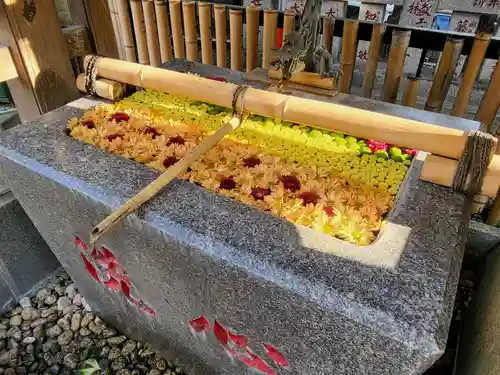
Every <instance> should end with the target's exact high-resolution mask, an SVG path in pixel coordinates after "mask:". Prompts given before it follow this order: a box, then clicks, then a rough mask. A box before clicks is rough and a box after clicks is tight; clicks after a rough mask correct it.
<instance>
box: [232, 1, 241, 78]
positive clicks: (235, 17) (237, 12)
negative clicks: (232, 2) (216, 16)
mask: <svg viewBox="0 0 500 375" xmlns="http://www.w3.org/2000/svg"><path fill="white" fill-rule="evenodd" d="M242 34H243V11H242V10H241V9H229V38H230V43H231V69H232V70H242V68H243V63H242V59H243V57H242V52H243V45H242V37H243V36H242Z"/></svg>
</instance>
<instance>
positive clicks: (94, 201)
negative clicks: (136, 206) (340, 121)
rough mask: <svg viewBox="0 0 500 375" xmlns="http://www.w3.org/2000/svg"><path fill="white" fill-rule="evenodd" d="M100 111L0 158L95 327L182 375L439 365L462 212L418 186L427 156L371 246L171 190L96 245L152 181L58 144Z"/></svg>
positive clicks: (21, 134) (184, 188)
mask: <svg viewBox="0 0 500 375" xmlns="http://www.w3.org/2000/svg"><path fill="white" fill-rule="evenodd" d="M224 72H225V71H223V70H221V71H219V72H218V74H219V75H222V74H224ZM231 74H233V73H231ZM211 75H215V74H213V73H212V74H211ZM101 103H102V101H99V100H95V99H88V98H84V99H80V100H78V101H76V102H73V103H70V104H68V105H66V106H64V107H62V108H60V109H58V110H56V111H53V112H51V113H49V114H46V115H44V116H42V117H41V118H40V119H39V120H38V121H35V122H33V123H29V124H24V125H21V126H19V127H17V128H15V129H13V130H11V131H9V132H7V134H5V136H4V137H3V138H2V139H1V141H0V158H1V165H2V172H3V173H4V175H5V176H6V179H7V181H9V186H10V188H11V190H12V191H13V193H14V194H15V196H16V198H17V199H18V200H19V201H20V203H21V204H22V206H23V208H24V209H25V211H26V212H27V214H28V215H29V217H30V218H31V219H32V221H33V222H34V224H35V226H36V227H37V229H38V230H39V231H40V233H41V234H42V236H43V237H44V239H45V240H46V241H47V243H48V244H49V246H50V247H51V249H52V251H53V252H54V254H55V255H56V256H57V257H58V259H59V260H60V261H61V263H62V264H63V266H64V267H65V268H66V270H67V271H68V273H69V274H70V276H71V277H72V279H73V280H74V281H75V282H76V283H77V285H78V286H79V289H80V290H81V291H82V293H83V295H84V296H85V298H86V300H87V301H88V302H89V303H90V304H91V306H92V307H93V308H94V309H95V310H96V311H97V312H98V313H99V314H100V315H101V316H102V317H103V318H104V319H105V320H107V321H109V322H110V323H112V324H114V325H115V326H117V327H119V328H120V329H121V330H123V332H125V333H127V334H128V335H130V336H131V337H133V338H135V339H138V340H144V341H148V342H151V343H152V344H154V345H155V347H156V348H157V349H158V350H159V351H161V352H162V354H163V355H164V356H166V357H167V358H169V357H171V358H177V359H178V360H179V363H178V365H181V366H182V367H183V368H184V370H185V372H186V373H189V374H231V375H232V374H259V373H265V374H289V373H293V374H300V375H306V374H307V375H309V374H312V373H321V374H339V375H340V374H349V375H350V374H352V375H354V374H387V375H389V374H391V375H392V374H421V373H422V372H423V371H425V369H426V368H428V367H429V366H430V365H431V364H432V363H433V362H434V361H435V360H436V359H437V358H438V357H439V356H440V355H441V354H442V352H443V351H444V348H445V343H446V337H447V331H448V327H449V322H450V318H451V312H452V311H451V310H452V306H453V300H454V296H455V291H456V283H457V279H458V275H459V271H460V265H461V261H462V256H463V247H464V243H465V239H466V234H467V223H468V210H467V208H466V207H467V206H468V205H467V200H466V197H465V196H464V195H462V194H459V193H455V192H453V191H452V190H451V189H449V188H445V187H441V186H437V185H433V184H430V183H426V182H422V181H419V179H418V176H419V172H420V168H421V164H422V163H421V160H420V159H421V154H419V156H417V157H416V160H414V161H413V163H412V164H411V166H410V167H409V170H408V172H407V173H406V176H405V177H404V180H402V183H401V185H400V187H399V189H398V192H397V195H395V199H394V203H393V207H392V209H391V211H390V213H389V214H388V215H387V216H386V218H385V220H386V224H385V226H384V228H383V230H382V231H381V232H380V234H378V237H377V238H376V239H375V241H373V242H372V243H370V244H369V245H365V246H359V245H356V244H353V243H350V242H348V241H346V239H340V238H336V237H335V236H331V235H328V234H325V233H321V231H318V230H316V229H313V228H308V227H307V226H305V225H303V224H301V223H294V222H291V221H289V220H283V219H282V218H280V217H277V216H276V215H273V214H270V213H268V212H264V211H262V209H260V208H259V207H254V206H251V205H248V204H244V203H242V202H240V201H239V200H237V199H233V197H230V196H229V197H228V196H224V195H221V194H219V193H220V192H218V194H214V192H212V191H210V190H208V189H206V188H202V187H200V186H197V185H196V184H194V183H190V182H187V181H183V180H176V181H174V182H173V183H172V184H171V185H170V186H168V187H167V188H165V189H164V190H163V191H162V192H161V193H160V194H159V195H158V196H157V197H155V198H154V199H152V200H151V201H150V202H148V203H147V204H146V205H145V206H144V207H143V208H141V209H140V210H138V212H137V213H135V214H133V215H131V216H129V217H128V218H127V219H126V220H125V221H124V222H123V223H121V224H120V225H119V226H117V227H116V228H114V229H113V230H112V231H110V232H109V233H108V234H107V235H106V236H104V237H103V238H102V239H101V240H100V241H99V243H97V244H96V246H95V247H91V246H90V244H89V243H88V234H89V232H90V230H91V229H92V227H93V226H94V225H95V224H97V223H98V222H99V221H101V220H102V219H103V218H104V217H106V216H107V215H108V214H109V213H111V212H112V211H113V210H115V209H116V208H118V207H119V206H120V205H121V204H123V203H124V202H125V201H126V200H127V199H128V198H130V197H131V196H133V195H134V194H135V193H136V192H137V191H139V189H140V188H142V187H144V186H145V185H147V184H148V183H149V182H151V181H152V180H153V179H154V178H155V177H156V176H157V175H158V173H159V172H158V171H156V170H155V169H154V168H151V167H149V166H146V165H143V164H141V163H138V162H137V161H134V160H128V159H126V158H124V157H122V156H119V155H113V154H111V153H109V152H107V151H104V150H101V149H99V148H97V147H95V146H94V145H91V144H86V143H84V142H82V141H81V140H77V139H74V138H73V137H70V136H68V135H66V134H65V132H64V129H65V128H66V127H67V125H68V123H69V122H70V120H71V119H72V118H75V117H76V118H81V117H82V116H83V114H84V112H85V111H86V110H88V109H89V108H91V107H93V106H95V105H97V104H101ZM412 115H413V116H415V115H418V111H416V110H412ZM426 116H429V115H428V114H426ZM422 117H423V116H422ZM436 118H437V119H439V116H437V117H436ZM435 123H436V122H435ZM462 123H463V122H462ZM467 125H468V126H470V129H476V128H477V127H478V124H477V123H475V122H471V121H469V122H467ZM309 132H310V131H309ZM151 138H152V137H151ZM344 138H345V137H344ZM143 162H144V161H143ZM146 163H148V161H146ZM158 169H161V168H158ZM235 180H236V179H235ZM217 182H218V183H219V185H218V186H219V188H220V183H221V181H217ZM279 183H280V182H277V184H278V185H279ZM281 184H282V182H281ZM282 185H283V184H282ZM222 190H228V189H222ZM229 191H231V190H229ZM389 194H390V193H389ZM391 196H393V197H394V195H391ZM251 198H252V199H253V200H255V198H254V197H251ZM302 207H303V206H302Z"/></svg>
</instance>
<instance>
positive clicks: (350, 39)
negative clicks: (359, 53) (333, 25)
mask: <svg viewBox="0 0 500 375" xmlns="http://www.w3.org/2000/svg"><path fill="white" fill-rule="evenodd" d="M358 27H359V22H358V21H356V20H344V34H343V35H344V37H343V38H342V54H341V55H340V70H341V72H342V75H341V76H340V81H339V91H340V92H341V93H344V94H349V93H350V92H351V82H352V74H353V71H354V63H355V62H356V50H357V48H358V47H357V46H358Z"/></svg>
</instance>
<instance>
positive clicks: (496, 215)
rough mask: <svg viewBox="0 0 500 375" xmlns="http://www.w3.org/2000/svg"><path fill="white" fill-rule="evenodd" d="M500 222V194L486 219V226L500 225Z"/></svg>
mask: <svg viewBox="0 0 500 375" xmlns="http://www.w3.org/2000/svg"><path fill="white" fill-rule="evenodd" d="M499 222H500V192H499V193H498V194H497V196H496V198H495V200H494V201H493V205H492V206H491V211H490V213H489V215H488V217H487V218H486V224H488V225H495V226H496V225H498V223H499Z"/></svg>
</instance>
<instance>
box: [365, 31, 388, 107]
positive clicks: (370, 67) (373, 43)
mask: <svg viewBox="0 0 500 375" xmlns="http://www.w3.org/2000/svg"><path fill="white" fill-rule="evenodd" d="M386 28H387V26H386V25H385V24H383V23H376V24H374V25H373V31H372V37H371V40H370V48H369V49H368V59H367V61H366V65H365V74H364V76H363V96H364V97H365V98H371V96H372V91H373V86H374V85H375V78H377V66H378V60H379V58H380V48H381V44H382V40H383V39H384V34H385V30H386Z"/></svg>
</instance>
